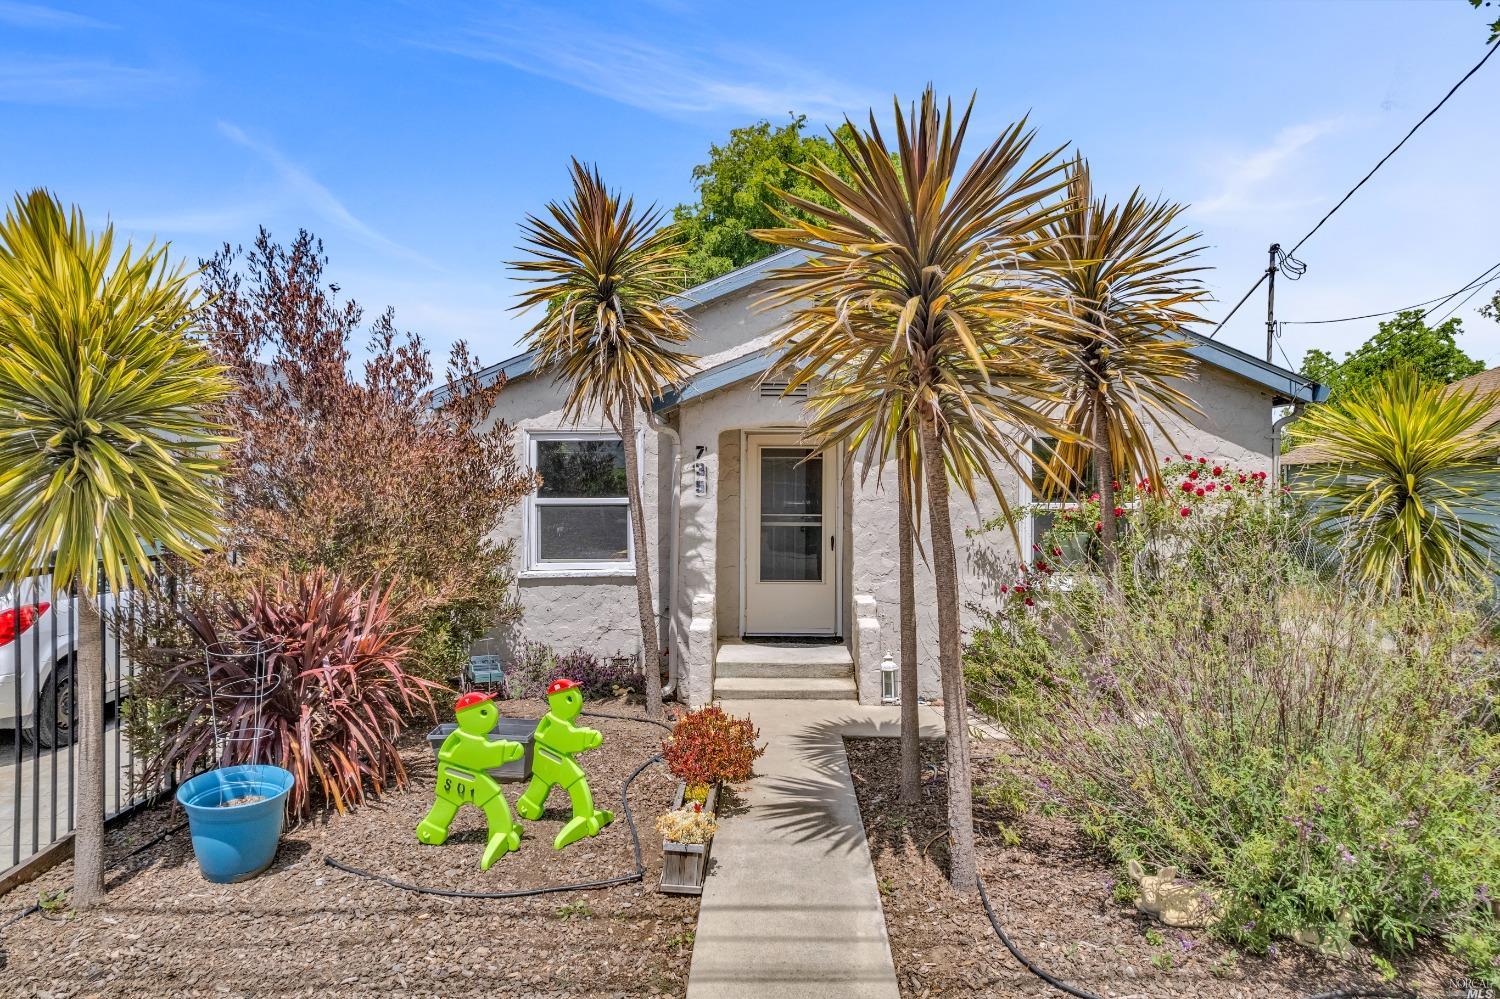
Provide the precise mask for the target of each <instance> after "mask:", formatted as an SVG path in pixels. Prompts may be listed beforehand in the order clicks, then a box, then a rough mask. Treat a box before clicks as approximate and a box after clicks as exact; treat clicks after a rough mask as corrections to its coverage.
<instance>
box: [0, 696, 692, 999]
mask: <svg viewBox="0 0 1500 999" xmlns="http://www.w3.org/2000/svg"><path fill="white" fill-rule="evenodd" d="M591 707H593V705H591ZM597 707H598V709H599V710H601V711H608V712H611V713H620V714H632V715H641V714H642V712H641V709H640V708H639V707H627V706H622V705H618V704H610V705H604V704H601V705H597ZM501 710H502V712H503V713H504V714H506V715H509V716H515V717H533V718H534V717H540V714H541V713H542V711H544V710H545V704H544V702H541V701H531V702H526V701H511V702H504V703H503V704H502V709H501ZM582 721H583V723H585V724H588V725H590V726H593V727H596V728H598V729H600V730H601V731H602V732H603V733H604V745H603V746H602V747H601V748H600V749H597V750H594V751H592V752H589V753H587V754H585V755H583V756H582V757H580V762H582V764H583V766H584V769H585V770H586V771H587V772H588V775H589V783H590V786H591V787H592V788H593V791H594V797H595V800H596V802H598V803H599V805H600V807H605V808H610V809H611V810H613V811H614V812H615V813H616V817H615V821H614V823H613V824H612V825H611V826H609V827H608V828H607V829H605V830H604V831H603V832H601V833H600V834H599V835H598V836H597V837H593V838H591V839H586V840H583V841H581V842H578V843H575V844H573V845H572V846H569V847H568V848H567V849H566V850H563V851H561V852H558V851H554V850H553V849H552V837H553V836H554V835H555V834H556V832H557V830H558V829H560V828H561V826H562V823H563V822H565V821H566V820H567V818H568V815H569V810H568V809H569V806H568V801H567V796H566V795H565V794H563V793H562V792H560V791H556V790H554V791H553V793H552V797H551V798H550V799H549V802H548V804H549V806H550V807H549V808H548V811H547V813H546V815H545V816H544V817H543V818H542V819H541V820H540V821H537V822H526V823H524V824H523V829H524V838H523V840H522V845H521V849H520V850H519V851H517V852H516V853H513V854H510V855H508V856H506V857H503V858H502V859H501V860H500V861H499V862H498V863H496V865H495V866H494V867H492V868H490V870H489V871H487V872H483V871H480V869H479V856H480V852H481V849H482V847H483V844H484V838H485V836H484V818H483V816H482V815H481V814H480V812H479V811H478V810H477V809H473V808H466V809H464V810H463V811H461V812H460V813H459V816H458V818H457V819H456V820H455V821H454V824H453V829H452V835H451V837H450V838H449V840H448V842H447V843H446V844H444V845H443V846H441V847H427V846H422V845H420V844H418V842H417V839H416V833H415V829H416V825H417V822H418V821H419V820H420V819H421V818H422V816H423V815H424V814H426V811H427V809H428V808H429V807H430V806H431V803H432V793H431V788H432V782H433V777H434V773H435V763H434V760H433V756H432V752H431V750H430V749H429V747H428V745H427V743H426V742H425V741H424V739H423V736H424V733H425V731H426V726H418V728H417V729H416V730H414V731H412V732H409V733H408V734H407V736H406V737H405V739H404V740H403V742H402V757H403V759H404V760H405V762H406V765H407V768H408V771H409V775H410V777H411V785H410V786H409V788H408V789H407V790H405V791H398V792H394V793H390V794H387V795H386V796H385V797H384V799H383V800H380V801H377V802H373V803H371V804H369V805H367V806H365V807H363V808H361V809H359V810H358V811H356V812H353V813H350V814H348V815H344V816H337V815H332V816H324V817H322V818H320V819H318V820H316V821H313V822H308V823H304V824H302V825H301V826H299V827H296V828H292V829H289V830H288V831H287V833H286V834H285V836H284V837H283V840H282V843H281V848H280V851H279V852H278V854H277V857H276V862H275V864H274V865H273V866H272V868H271V869H270V870H268V871H267V872H266V873H264V874H262V875H261V876H259V877H257V878H255V879H253V880H250V881H247V882H244V883H241V884H235V885H213V884H209V883H208V882H206V881H204V880H203V878H202V877H201V876H200V874H199V872H198V869H197V865H196V862H195V861H194V859H193V853H192V846H191V844H190V842H189V839H188V836H187V833H186V831H185V830H183V831H182V832H179V833H176V834H174V835H172V836H170V837H169V838H167V839H166V840H164V841H163V842H161V843H159V844H158V845H156V846H153V847H151V848H150V849H148V850H146V851H144V852H143V853H141V854H139V855H138V856H136V857H132V858H130V859H128V860H125V861H124V862H123V863H120V864H118V866H116V867H114V868H112V869H111V871H110V872H109V875H108V886H109V895H108V901H107V902H106V904H105V905H104V906H103V907H102V908H100V909H97V910H95V911H92V912H88V913H82V914H75V913H72V912H69V911H67V910H66V907H65V906H64V907H63V908H62V909H61V910H59V911H56V912H43V913H41V914H35V915H31V916H28V917H26V918H24V919H22V920H20V921H18V922H16V923H14V924H13V925H11V926H9V927H7V928H5V929H3V930H0V946H3V948H4V950H5V952H6V957H7V958H8V967H4V968H3V969H0V981H3V982H4V983H5V985H6V988H4V989H3V992H4V994H5V995H20V996H56V997H63V996H145V995H149V996H160V997H177V996H210V995H212V996H329V995H337V996H366V995H410V996H443V997H444V999H453V997H457V996H492V995H514V996H528V997H529V996H577V995H589V996H681V995H683V994H684V993H685V992H686V989H687V972H688V964H689V961H690V959H691V956H692V940H693V929H694V927H695V925H696V924H697V918H698V900H697V899H696V898H686V897H682V896H671V895H662V894H660V893H659V892H658V891H657V883H658V880H659V878H660V875H661V863H662V850H661V840H660V837H659V836H657V835H656V834H655V832H654V830H653V823H654V821H655V818H656V816H657V815H658V814H659V813H660V812H662V811H665V810H666V809H667V808H669V807H670V805H671V800H672V793H673V790H674V784H673V782H672V780H671V778H670V776H669V775H668V774H667V771H666V768H665V767H663V766H659V765H658V766H654V767H650V768H648V769H647V770H646V771H645V772H644V773H643V774H642V775H641V776H640V777H639V778H638V779H637V780H636V781H635V783H634V784H633V785H632V786H631V795H630V801H631V808H632V811H633V812H634V815H635V818H636V823H637V825H638V827H639V829H640V835H641V851H642V856H643V859H644V861H645V867H646V875H645V880H644V882H642V883H639V884H628V885H623V886H618V887H614V888H609V889H599V890H589V891H577V892H568V893H563V894H552V895H542V896H536V897H531V898H522V899H509V900H475V899H451V898H441V897H437V896H429V895H419V894H413V893H410V892H405V891H399V890H397V889H394V888H391V887H388V886H387V885H384V884H380V883H377V882H374V881H368V880H362V879H360V878H357V877H353V876H351V875H349V874H345V873H343V872H341V871H338V870H335V869H333V868H331V867H328V866H327V865H325V864H324V863H323V858H324V857H333V858H336V859H338V860H341V861H343V862H345V863H347V864H350V865H352V866H354V867H359V868H363V869H365V870H369V871H373V872H377V873H381V874H385V875H388V876H390V877H392V878H395V879H397V880H401V881H407V882H412V883H417V884H424V885H431V886H439V887H443V888H452V889H462V890H466V891H484V892H495V891H505V890H509V889H516V888H535V887H541V886H544V885H553V884H562V883H567V882H576V881H584V880H596V879H606V878H610V877H614V876H618V875H621V874H627V873H629V872H631V871H632V870H633V869H634V863H635V862H634V857H633V854H632V852H631V847H630V835H629V832H628V830H627V827H626V823H625V817H624V815H623V814H622V812H621V809H620V808H619V801H620V788H621V785H622V784H623V783H624V781H625V779H626V777H628V776H629V774H630V772H631V771H632V770H634V769H635V768H636V767H637V766H639V765H640V764H641V763H642V762H643V761H644V760H646V759H647V758H649V757H650V756H652V755H654V754H655V753H656V752H658V751H659V748H660V742H661V738H662V736H663V735H664V734H665V733H664V731H663V730H661V729H659V728H657V727H655V726H653V725H647V724H643V723H641V722H634V721H615V720H606V719H598V718H585V719H583V720H582ZM504 787H505V793H506V797H507V798H508V799H509V800H510V801H511V804H512V806H514V802H515V799H516V797H517V796H518V795H519V794H520V791H521V790H522V788H521V787H520V785H516V784H508V785H505V786H504ZM174 811H175V810H168V809H162V810H159V811H156V812H152V813H149V814H146V815H142V816H140V817H137V818H135V819H133V820H131V821H130V822H128V823H126V824H125V825H124V826H122V827H120V828H118V829H114V830H111V832H110V835H109V846H110V856H111V857H112V858H113V857H119V856H122V855H123V854H125V853H127V852H129V851H130V850H131V849H132V848H133V847H135V846H137V845H139V844H141V843H145V842H148V841H149V840H150V839H151V837H152V836H154V835H156V834H157V833H158V832H160V831H162V830H164V829H170V828H173V827H175V826H176V825H177V824H179V823H180V822H181V821H182V816H181V814H180V812H178V813H176V814H174ZM71 878H72V865H71V864H63V865H61V866H60V867H58V868H56V869H55V870H53V871H51V872H49V873H48V874H46V875H44V876H43V877H42V878H40V879H39V880H37V881H35V882H32V883H31V884H29V885H26V886H23V887H22V888H19V889H17V890H15V891H14V892H12V893H10V895H9V896H6V897H3V898H0V923H3V922H5V920H7V919H9V918H10V917H11V916H12V915H13V914H15V913H16V912H19V911H20V910H21V909H23V908H24V907H26V906H27V905H30V904H31V903H34V902H36V901H37V900H38V898H39V897H46V896H47V895H48V894H49V893H53V892H57V891H59V890H61V889H64V888H66V886H67V885H68V884H69V883H70V880H71Z"/></svg>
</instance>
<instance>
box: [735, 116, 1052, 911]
mask: <svg viewBox="0 0 1500 999" xmlns="http://www.w3.org/2000/svg"><path fill="white" fill-rule="evenodd" d="M972 107H973V102H972V101H971V102H970V105H969V108H968V109H966V110H965V111H964V113H963V115H962V116H960V117H957V118H955V115H954V113H953V109H952V105H951V103H950V104H949V105H948V106H947V108H946V110H945V109H944V108H941V107H940V106H939V104H938V99H937V96H936V95H935V94H934V93H933V91H932V89H931V88H928V90H927V91H926V92H925V93H924V94H923V95H922V101H921V105H920V108H913V109H912V113H911V116H910V118H909V119H908V117H907V115H905V114H903V112H902V109H901V106H900V103H899V102H897V103H896V107H895V119H896V120H895V125H896V144H895V149H894V150H892V149H891V148H889V147H888V146H887V144H886V142H885V139H884V138H883V137H882V135H881V132H880V129H879V126H878V125H877V124H876V122H875V117H874V114H873V112H872V113H871V115H870V122H869V127H868V130H865V131H861V130H858V129H855V128H854V127H853V125H852V123H850V128H849V131H850V132H851V133H852V135H850V136H849V137H848V138H847V139H845V138H843V137H842V136H835V141H836V142H837V143H838V148H839V152H840V155H841V156H842V157H843V160H844V163H845V165H846V166H847V168H848V171H849V174H850V178H851V179H849V180H848V181H845V180H843V179H841V178H840V177H839V176H838V175H837V174H836V173H835V172H834V171H833V170H831V169H828V168H827V167H823V166H820V165H814V166H811V167H809V168H808V169H807V171H806V173H807V176H808V177H809V178H810V179H811V180H812V181H814V182H815V183H816V184H817V186H818V187H819V188H821V189H822V190H823V191H825V192H826V193H827V194H828V196H829V198H830V199H831V201H832V202H833V204H834V207H831V208H830V207H827V206H825V205H822V204H819V203H817V202H814V201H810V200H806V199H801V198H796V197H794V196H791V195H787V196H786V197H787V200H788V202H789V203H791V204H792V205H793V206H794V207H796V208H797V209H799V210H800V211H801V212H804V213H805V214H806V216H807V218H808V219H810V220H811V221H803V220H801V219H798V218H792V217H786V218H784V221H785V223H786V225H785V227H784V228H780V229H773V230H768V231H765V232H762V233H759V234H758V235H760V236H761V238H763V239H768V240H771V241H773V242H776V243H780V244H782V245H786V246H793V247H801V248H803V249H805V250H807V251H808V252H809V254H810V255H809V257H808V258H807V260H806V261H805V262H803V263H800V264H798V265H795V266H793V267H790V268H787V269H784V270H782V271H780V272H778V275H777V276H778V278H779V279H780V280H781V281H782V282H783V283H782V286H781V287H780V288H778V289H777V291H776V292H775V293H774V294H773V295H772V297H771V299H770V301H771V302H772V303H784V304H790V305H791V306H792V307H793V314H792V317H791V319H790V322H789V324H788V326H787V328H786V330H785V331H784V333H783V334H782V335H781V336H780V338H779V346H780V347H781V349H782V350H783V351H784V354H783V358H782V362H781V364H782V366H783V369H784V370H786V371H787V372H788V373H789V379H790V383H791V384H790V387H791V388H795V387H797V386H799V385H802V384H805V383H809V382H812V381H813V380H814V379H815V378H816V379H819V380H818V382H817V384H816V386H815V387H814V390H813V394H812V401H811V405H812V406H813V408H814V411H815V416H814V419H813V422H812V424H811V426H810V427H809V434H810V435H811V436H813V437H815V438H818V439H820V440H822V441H825V442H829V443H834V442H838V443H844V444H846V445H847V446H849V447H851V448H856V449H858V448H863V449H864V452H865V454H866V457H867V460H866V467H870V466H879V465H880V464H881V463H883V462H884V461H886V460H888V459H889V458H890V457H892V456H894V455H897V454H898V453H899V449H900V448H902V447H909V446H910V444H909V439H910V436H911V435H913V434H915V436H916V437H917V439H918V441H919V442H920V447H919V448H918V449H917V451H918V454H919V455H920V462H918V463H914V464H915V465H916V466H917V467H913V468H912V469H911V472H910V474H911V477H912V481H911V482H909V483H903V484H902V488H910V489H911V490H912V491H913V495H914V496H920V495H921V494H922V492H923V491H924V489H925V493H926V497H927V505H928V512H929V516H928V522H929V530H930V537H931V557H932V565H933V573H934V577H935V581H936V585H937V604H938V632H939V635H938V643H939V657H938V658H939V668H940V670H941V673H942V684H943V700H944V715H945V719H946V722H947V727H948V729H947V730H948V739H947V765H948V780H947V786H948V824H949V834H950V837H951V841H952V851H953V852H952V863H951V866H950V871H949V876H950V879H951V881H952V883H953V885H954V886H955V887H956V888H958V889H959V890H961V891H971V890H973V889H974V887H975V885H976V870H975V854H974V825H973V807H972V800H971V793H972V792H971V787H970V780H971V772H970V763H969V746H968V739H967V737H966V736H965V733H966V732H967V722H966V720H965V715H964V712H965V703H966V698H965V693H964V679H963V672H962V668H961V663H960V659H959V652H960V635H959V618H958V608H959V596H958V568H957V558H956V554H955V550H954V540H953V527H952V522H951V519H950V516H949V510H948V504H949V477H950V475H951V476H952V478H953V479H954V480H955V481H957V482H958V483H959V485H960V487H961V488H963V489H964V490H965V491H966V492H967V493H968V494H969V495H970V497H975V496H976V494H977V485H978V483H980V482H985V481H987V482H989V483H990V484H991V486H992V487H993V488H994V492H995V495H996V497H997V499H998V501H999V502H1000V503H1001V505H1002V506H1004V505H1005V502H1006V500H1005V493H1004V490H1002V489H1001V488H999V481H998V474H997V470H996V468H995V467H994V466H995V464H996V463H997V462H998V463H1003V464H1009V465H1010V466H1012V467H1013V468H1016V469H1017V470H1019V468H1020V463H1021V455H1022V454H1023V452H1024V448H1025V442H1026V439H1027V434H1028V433H1029V432H1031V431H1032V430H1034V429H1035V428H1038V427H1045V428H1046V429H1048V430H1055V428H1052V427H1051V426H1050V424H1049V423H1048V421H1046V420H1045V418H1043V417H1042V416H1041V414H1040V413H1039V410H1038V405H1039V404H1038V402H1037V399H1038V398H1045V397H1046V388H1045V383H1044V382H1045V380H1044V372H1043V371H1042V370H1041V369H1040V368H1039V367H1038V366H1037V365H1036V363H1035V362H1034V361H1033V360H1032V354H1033V353H1034V351H1033V350H1032V349H1031V344H1030V340H1031V336H1032V335H1033V334H1032V331H1033V330H1035V329H1038V328H1040V327H1043V326H1045V325H1046V324H1047V323H1048V322H1050V321H1052V320H1049V318H1048V311H1049V310H1048V309H1047V302H1046V300H1045V298H1044V297H1043V296H1039V295H1037V294H1036V293H1035V292H1034V291H1033V290H1031V289H1029V288H1028V287H1027V286H1026V285H1025V284H1024V282H1021V281H1018V280H1015V279H1014V265H1015V262H1016V261H1017V260H1018V259H1019V258H1020V257H1021V256H1022V255H1023V254H1024V253H1025V252H1027V251H1030V250H1032V249H1034V248H1035V244H1036V242H1037V241H1038V240H1042V239H1045V238H1047V236H1046V230H1047V227H1048V225H1049V224H1050V223H1052V222H1053V221H1054V220H1055V219H1056V217H1057V216H1058V215H1059V213H1061V212H1062V211H1064V210H1065V206H1064V205H1062V204H1061V203H1060V201H1059V199H1057V198H1056V197H1054V195H1056V194H1057V193H1058V191H1059V190H1061V188H1062V182H1061V180H1059V179H1058V174H1059V171H1060V169H1061V165H1060V163H1059V162H1058V160H1057V152H1056V151H1052V152H1047V153H1044V154H1042V155H1040V156H1034V157H1033V156H1032V155H1031V153H1030V148H1031V144H1032V140H1033V133H1032V132H1031V131H1029V130H1028V129H1027V127H1026V125H1025V124H1024V123H1020V124H1017V125H1014V126H1012V127H1010V128H1008V129H1006V130H1005V131H1004V132H1003V133H1002V134H1001V135H1000V137H999V138H997V139H996V140H995V141H994V142H993V143H991V144H990V145H989V146H988V147H987V148H985V149H984V150H982V151H981V152H980V153H979V155H978V156H977V157H976V158H975V159H974V161H973V162H972V163H971V164H970V165H969V167H968V169H967V170H966V171H964V172H963V173H962V174H960V171H959V156H960V152H961V149H962V146H963V140H964V136H965V134H966V132H967V130H968V124H969V114H970V111H971V110H972Z"/></svg>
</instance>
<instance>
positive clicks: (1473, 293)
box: [1437, 274, 1500, 323]
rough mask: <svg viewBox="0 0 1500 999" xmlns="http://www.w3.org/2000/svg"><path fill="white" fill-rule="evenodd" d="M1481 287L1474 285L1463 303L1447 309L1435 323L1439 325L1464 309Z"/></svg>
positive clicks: (1487, 282)
mask: <svg viewBox="0 0 1500 999" xmlns="http://www.w3.org/2000/svg"><path fill="white" fill-rule="evenodd" d="M1496 277H1500V274H1497V275H1496ZM1490 280H1491V281H1493V280H1494V278H1491V279H1490ZM1489 283H1490V282H1489V281H1486V282H1485V283H1484V284H1489ZM1483 287H1484V285H1483V284H1481V285H1475V286H1474V290H1473V291H1470V292H1469V293H1468V294H1467V295H1465V296H1464V297H1463V301H1461V302H1459V303H1458V304H1457V305H1455V306H1454V307H1453V308H1451V309H1449V310H1448V311H1447V312H1445V313H1443V314H1442V315H1441V316H1438V319H1437V321H1438V322H1439V323H1441V322H1442V321H1443V320H1445V319H1447V318H1448V317H1449V316H1451V315H1453V313H1455V312H1457V311H1458V310H1459V309H1462V308H1463V307H1464V305H1466V304H1467V303H1468V301H1469V299H1471V298H1473V297H1474V296H1475V295H1477V294H1479V289H1480V288H1483Z"/></svg>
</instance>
